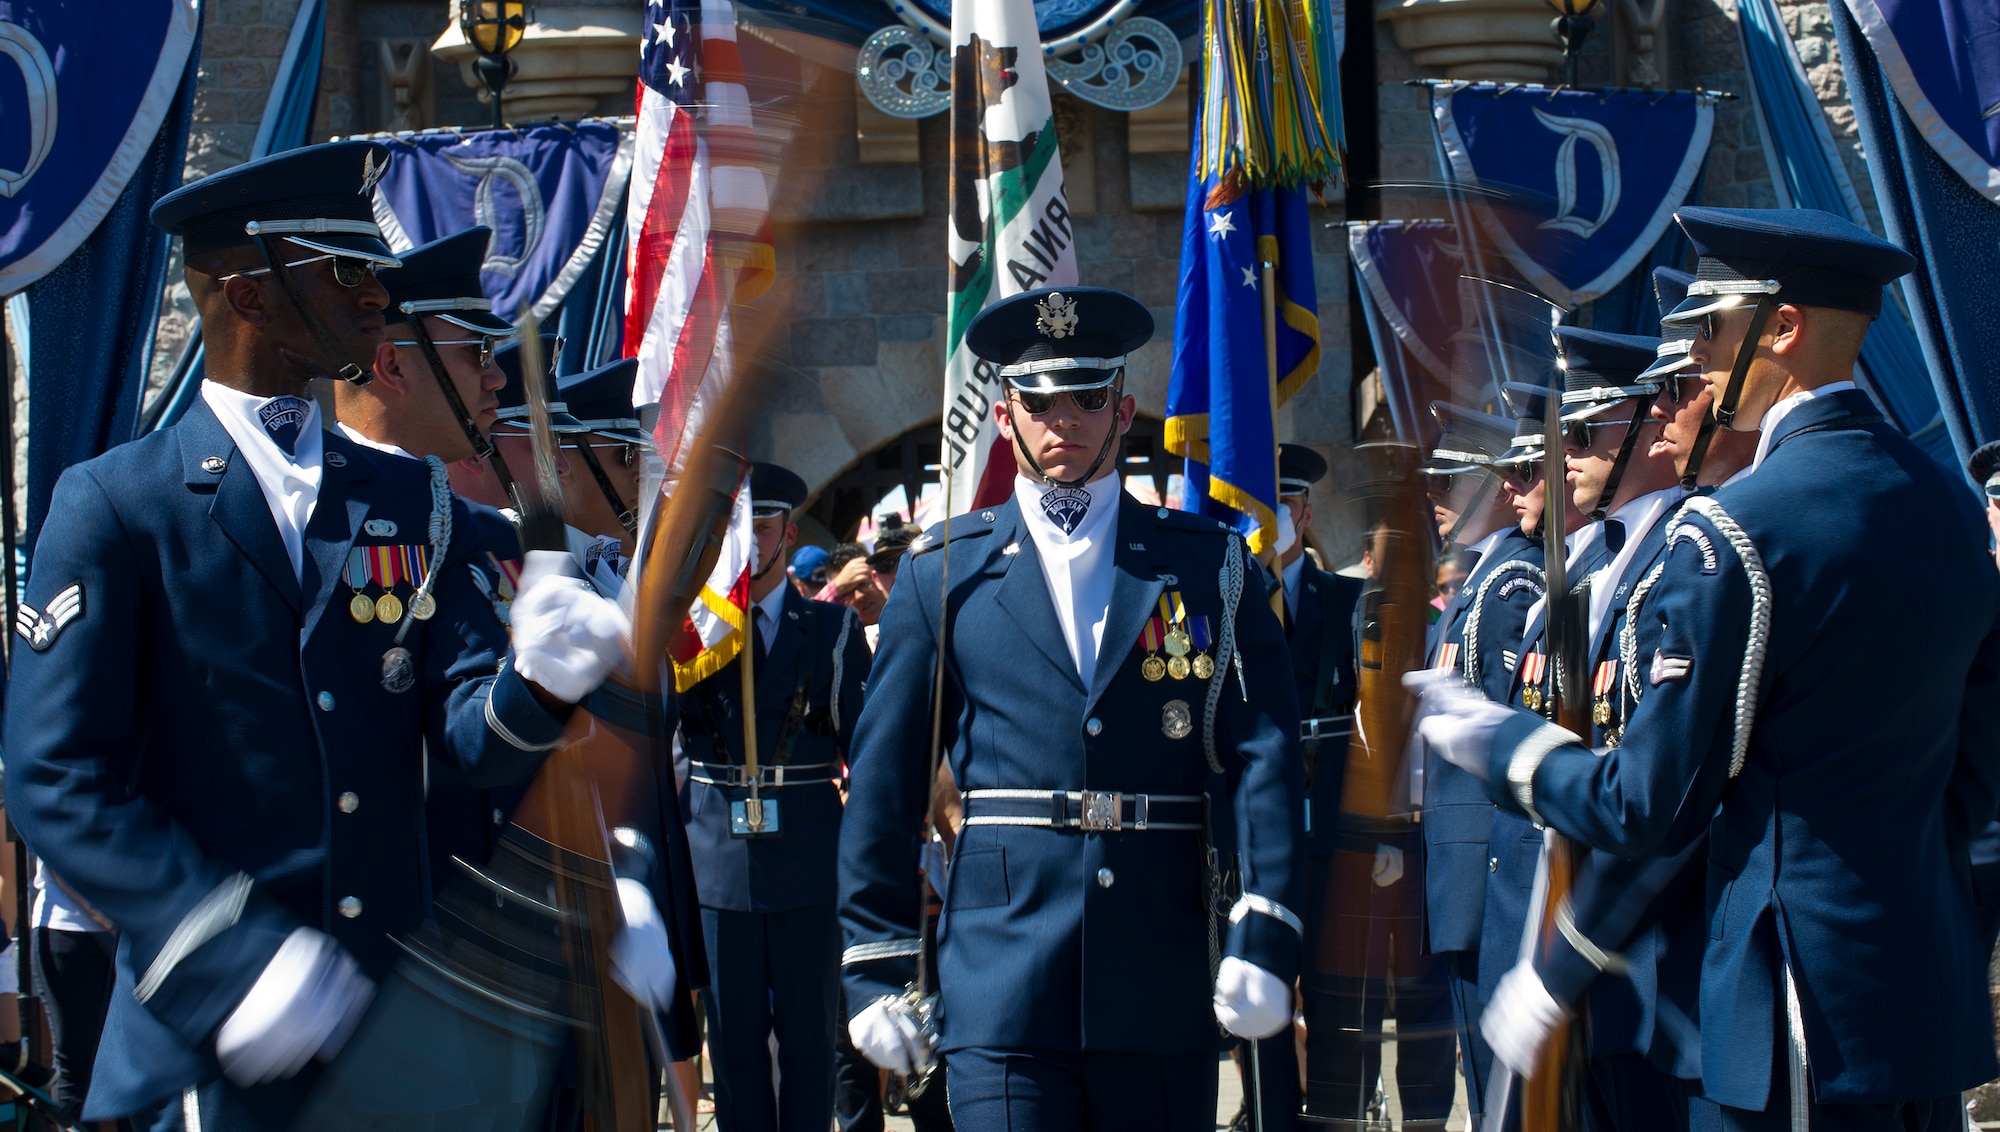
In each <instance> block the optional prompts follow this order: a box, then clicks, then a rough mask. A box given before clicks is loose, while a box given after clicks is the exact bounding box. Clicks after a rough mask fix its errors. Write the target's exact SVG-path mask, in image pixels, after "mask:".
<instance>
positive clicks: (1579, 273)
mask: <svg viewBox="0 0 2000 1132" xmlns="http://www.w3.org/2000/svg"><path fill="white" fill-rule="evenodd" d="M1431 112H1432V116H1433V117H1434V118H1435V120H1436V125H1437V131H1438V141H1439V143H1440V144H1441V146H1442V148H1443V150H1444V155H1445V160H1446V161H1447V162H1448V163H1449V169H1448V176H1449V177H1450V178H1451V179H1452V180H1453V181H1455V182H1457V183H1459V184H1462V185H1467V186H1473V187H1477V188H1479V189H1481V190H1484V191H1482V192H1479V193H1468V194H1466V202H1467V205H1468V207H1469V208H1470V209H1471V211H1472V213H1473V214H1474V215H1475V216H1477V217H1478V218H1479V224H1480V227H1482V228H1483V229H1484V230H1485V232H1486V235H1487V236H1489V237H1490V238H1491V239H1492V240H1493V242H1494V244H1495V245H1496V246H1497V247H1498V248H1499V249H1500V252H1501V254H1503V255H1505V256H1506V257H1507V259H1508V260H1509V262H1511V263H1512V264H1513V265H1514V268H1515V269H1516V270H1517V271H1519V272H1520V273H1521V274H1522V275H1523V276H1524V277H1526V278H1527V280H1528V281H1529V282H1531V283H1533V284H1534V285H1535V286H1536V287H1537V288H1538V289H1540V290H1541V292H1542V293H1543V294H1544V295H1546V296H1548V297H1549V299H1550V300H1551V301H1553V302H1556V303H1558V304H1560V305H1562V306H1565V307H1574V306H1577V305H1579V304H1581V303H1587V302H1589V301H1591V300H1592V299H1595V298H1597V297H1598V296H1600V295H1602V294H1604V293H1605V292H1606V291H1609V290H1611V288H1613V287H1615V286H1617V285H1618V282H1619V281H1620V280H1621V279H1623V278H1625V276H1626V275H1627V274H1629V273H1630V272H1631V270H1632V269H1633V268H1634V267H1636V266H1638V265H1639V264H1640V263H1641V262H1642V261H1644V260H1645V258H1646V256H1647V254H1648V253H1649V252H1651V251H1652V250H1653V244H1654V243H1655V242H1656V241H1657V240H1659V238H1660V234H1661V233H1662V232H1664V231H1666V228H1667V225H1668V224H1669V223H1671V222H1672V220H1673V213H1674V209H1676V208H1678V207H1680V205H1682V204H1683V203H1685V200H1686V197H1687V194H1688V190H1689V189H1690V188H1692V187H1693V186H1694V183H1695V179H1696V177H1697V175H1698V174H1699V173H1700V171H1701V163H1702V161H1703V160H1704V159H1705V158H1706V157H1707V155H1708V139H1709V134H1710V132H1711V130H1712V128H1713V126H1714V121H1715V104H1714V100H1713V97H1712V96H1710V95H1707V94H1700V93H1690V92H1686V91H1676V92H1673V93H1669V94H1648V93H1643V92H1639V91H1618V92H1613V93H1608V94H1607V93H1601V92H1596V91H1581V90H1549V89H1547V88H1545V87H1533V86H1513V85H1508V86H1504V87H1503V86H1496V85H1493V84H1491V83H1471V84H1456V83H1454V84H1445V85H1441V86H1438V87H1434V88H1432V93H1431Z"/></svg>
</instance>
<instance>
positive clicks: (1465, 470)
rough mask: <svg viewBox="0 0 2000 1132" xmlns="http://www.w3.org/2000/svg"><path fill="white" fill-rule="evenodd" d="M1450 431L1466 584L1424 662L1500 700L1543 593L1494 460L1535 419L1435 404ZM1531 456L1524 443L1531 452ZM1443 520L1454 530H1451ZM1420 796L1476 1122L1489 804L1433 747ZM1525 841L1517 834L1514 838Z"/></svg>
mask: <svg viewBox="0 0 2000 1132" xmlns="http://www.w3.org/2000/svg"><path fill="white" fill-rule="evenodd" d="M1431 411H1432V413H1433V414H1435V415H1436V416H1437V418H1438V420H1439V423H1440V424H1441V425H1442V426H1443V431H1442V433H1441V435H1440V436H1439V438H1438V443H1437V446H1436V447H1435V448H1434V449H1433V450H1432V452H1431V458H1430V460H1429V462H1428V463H1426V464H1425V466H1424V469H1423V471H1424V472H1425V474H1426V475H1427V476H1428V477H1430V483H1431V489H1430V493H1431V498H1432V502H1433V506H1434V508H1435V509H1436V513H1437V518H1438V520H1439V522H1440V529H1439V532H1438V533H1439V536H1440V538H1441V539H1443V540H1444V541H1445V542H1446V543H1447V545H1451V546H1456V547H1458V548H1459V554H1460V556H1461V558H1462V559H1463V560H1464V561H1465V562H1466V563H1467V570H1468V572H1467V574H1466V578H1465V582H1464V583H1463V584H1462V585H1460V586H1459V590H1458V593H1457V594H1455V595H1453V596H1452V598H1451V600H1450V601H1447V602H1446V603H1445V607H1444V609H1443V611H1442V612H1441V613H1440V614H1439V616H1438V620H1437V622H1436V624H1434V625H1433V626H1432V627H1431V634H1430V649H1429V655H1428V663H1429V666H1430V667H1431V668H1432V669H1433V670H1441V671H1447V672H1456V673H1458V674H1459V676H1460V678H1461V679H1462V680H1464V681H1465V682H1467V683H1468V684H1471V685H1473V686H1476V687H1478V688H1480V689H1482V690H1483V691H1484V692H1485V693H1486V694H1487V695H1489V696H1493V697H1496V698H1499V697H1505V696H1506V695H1507V688H1508V681H1509V680H1510V679H1511V678H1512V675H1513V670H1514V667H1515V665H1516V663H1517V662H1518V658H1519V649H1520V647H1521V631H1522V627H1523V626H1524V625H1525V624H1526V623H1527V619H1528V610H1529V609H1531V608H1532V607H1533V606H1534V604H1535V602H1537V601H1539V600H1541V597H1542V546H1541V543H1540V542H1539V541H1538V540H1536V539H1534V538H1532V537H1530V535H1529V533H1528V532H1527V531H1526V530H1524V529H1523V527H1522V525H1521V520H1522V518H1523V515H1522V513H1521V512H1520V511H1519V510H1517V508H1516V506H1515V502H1514V500H1515V490H1514V489H1515V487H1516V486H1518V485H1514V484H1512V483H1511V481H1510V480H1509V479H1508V478H1507V476H1506V475H1503V472H1509V473H1511V472H1512V471H1513V470H1514V469H1513V466H1511V465H1510V466H1509V467H1508V468H1505V469H1503V468H1502V467H1501V466H1500V465H1499V464H1498V463H1497V461H1498V460H1499V459H1500V458H1501V457H1502V456H1504V455H1507V454H1508V453H1510V452H1516V451H1517V446H1516V445H1515V444H1514V439H1515V438H1516V436H1517V435H1529V434H1532V435H1533V436H1534V437H1535V438H1536V443H1539V436H1540V433H1541V428H1540V427H1539V426H1538V425H1536V424H1535V423H1534V422H1532V421H1527V422H1521V425H1520V427H1519V428H1518V429H1517V427H1516V423H1515V422H1513V421H1511V420H1508V419H1507V418H1504V417H1498V416H1494V415H1492V414H1489V413H1481V412H1478V411H1476V410H1470V409H1462V408H1458V407H1456V406H1452V405H1446V404H1442V403H1439V404H1434V405H1432V406H1431ZM1527 450H1528V449H1526V448H1518V451H1521V452H1525V451H1527ZM1445 524H1448V525H1445ZM1422 771H1423V774H1422V779H1421V784H1420V786H1419V788H1418V791H1417V792H1418V795H1419V797H1418V801H1420V802H1421V804H1422V810H1423V822H1422V828H1423V836H1424V942H1425V947H1426V949H1427V950H1428V951H1429V952H1430V953H1431V954H1432V955H1437V956H1441V957H1442V958H1443V960H1444V963H1445V967H1446V971H1447V976H1448V978H1449V980H1450V982H1449V988H1450V993H1451V1001H1452V1013H1453V1015H1454V1018H1455V1021H1456V1023H1457V1029H1458V1044H1459V1064H1460V1068H1461V1070H1462V1072H1463V1073H1464V1076H1465V1087H1466V1097H1467V1099H1468V1101H1469V1106H1470V1109H1471V1113H1472V1116H1473V1117H1474V1118H1475V1120H1476V1119H1477V1118H1478V1117H1479V1116H1480V1114H1481V1113H1482V1112H1483V1111H1484V1108H1483V1105H1482V1099H1483V1093H1484V1090H1485V1087H1486V1082H1487V1078H1488V1076H1489V1075H1490V1073H1491V1068H1492V1055H1491V1052H1490V1051H1489V1050H1488V1049H1487V1048H1486V1039H1485V1038H1484V1037H1483V1036H1482V1035H1481V1034H1480V1032H1479V1012H1480V1005H1481V997H1480V993H1479V947H1480V937H1481V928H1482V925H1483V923H1484V917H1485V907H1486V884H1487V878H1488V876H1489V875H1490V874H1491V871H1492V870H1493V869H1494V868H1495V867H1497V865H1496V862H1497V859H1498V857H1499V851H1498V850H1499V846H1498V845H1497V843H1496V842H1495V841H1494V840H1493V825H1494V823H1493V818H1494V812H1495V811H1494V806H1493V803H1492V802H1491V801H1489V800H1488V799H1487V797H1486V791H1485V789H1484V788H1483V787H1481V785H1480V783H1479V780H1478V779H1477V778H1475V777H1473V776H1472V775H1469V774H1467V773H1465V772H1464V771H1462V770H1460V769H1459V768H1457V767H1455V766H1452V765H1451V764H1450V763H1447V762H1445V761H1444V760H1443V759H1440V758H1438V757H1437V756H1436V753H1435V752H1433V751H1430V750H1428V749H1426V750H1425V751H1424V752H1423V766H1422ZM1517 840H1518V839H1517Z"/></svg>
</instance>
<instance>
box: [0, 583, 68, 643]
mask: <svg viewBox="0 0 2000 1132" xmlns="http://www.w3.org/2000/svg"><path fill="white" fill-rule="evenodd" d="M81 616H83V583H82V582H71V583H70V584H69V587H68V588H67V589H65V590H63V591H62V592H61V593H59V594H57V595H56V596H55V598H54V599H53V600H52V601H50V602H49V605H48V608H47V609H46V610H38V609H35V608H34V607H32V606H27V605H23V606H22V607H21V611H20V613H19V614H17V615H16V616H15V617H14V631H15V632H16V633H19V634H20V635H21V639H22V640H24V641H26V642H28V647H29V648H31V649H34V650H35V651H36V652H47V651H49V648H50V646H52V645H54V644H55V643H56V638H57V637H60V636H62V631H63V630H64V629H65V628H67V627H68V626H69V623H70V622H72V621H74V620H76V619H77V618H79V617H81Z"/></svg>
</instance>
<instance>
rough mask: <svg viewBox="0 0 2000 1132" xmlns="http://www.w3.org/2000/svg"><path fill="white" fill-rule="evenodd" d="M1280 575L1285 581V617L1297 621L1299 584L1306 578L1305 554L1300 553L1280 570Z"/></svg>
mask: <svg viewBox="0 0 2000 1132" xmlns="http://www.w3.org/2000/svg"><path fill="white" fill-rule="evenodd" d="M1278 574H1279V576H1280V577H1282V578H1284V579H1285V616H1286V618H1287V619H1288V620H1294V621H1296V620H1297V619H1298V616H1299V583H1300V582H1302V581H1304V580H1305V576H1306V556H1305V552H1304V551H1300V552H1299V556H1298V557H1297V558H1294V559H1292V561H1291V562H1290V564H1288V565H1286V566H1284V567H1282V568H1280V569H1279V571H1278Z"/></svg>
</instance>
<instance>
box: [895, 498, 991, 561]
mask: <svg viewBox="0 0 2000 1132" xmlns="http://www.w3.org/2000/svg"><path fill="white" fill-rule="evenodd" d="M993 520H994V514H993V508H991V507H987V508H984V509H982V510H978V511H967V512H966V513H965V514H963V515H953V516H952V517H951V519H950V520H948V521H947V520H939V521H938V522H935V523H932V524H931V525H930V526H928V527H925V528H924V533H923V534H920V535H918V536H917V537H916V538H913V539H911V540H910V546H909V549H908V550H906V551H904V553H905V554H912V555H914V554H923V553H926V552H928V551H932V550H936V549H937V548H938V547H940V546H943V545H944V544H945V528H946V527H947V526H949V527H950V528H951V541H952V542H964V541H965V540H966V539H969V538H979V537H981V536H984V535H989V534H992V533H993Z"/></svg>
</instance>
